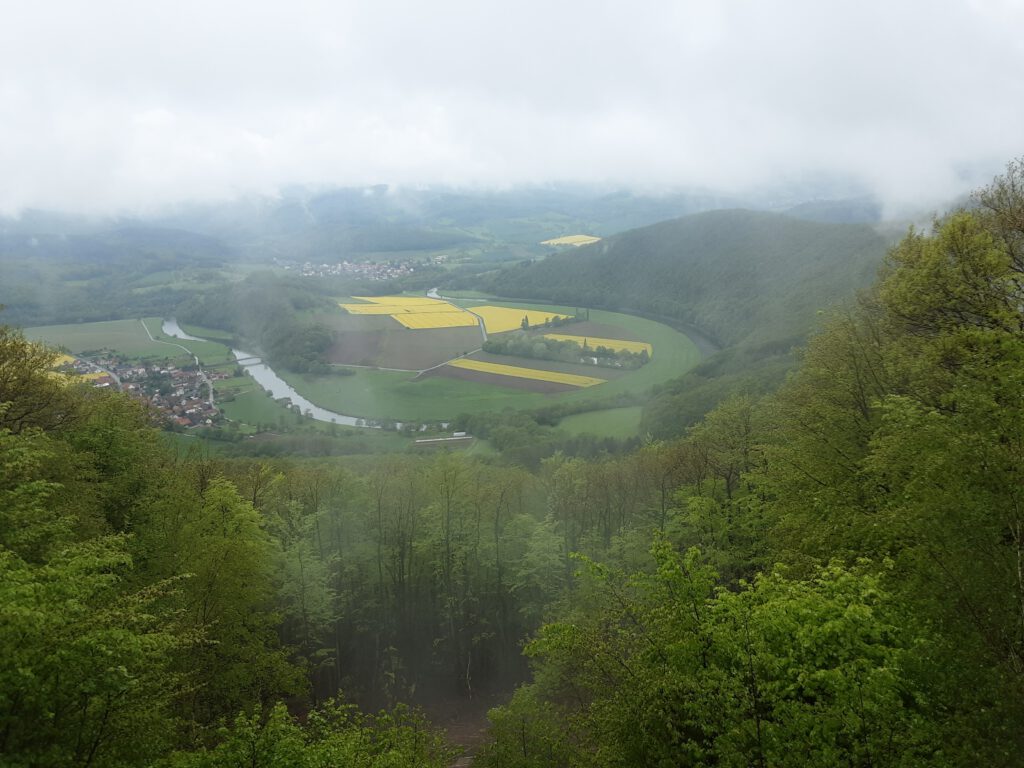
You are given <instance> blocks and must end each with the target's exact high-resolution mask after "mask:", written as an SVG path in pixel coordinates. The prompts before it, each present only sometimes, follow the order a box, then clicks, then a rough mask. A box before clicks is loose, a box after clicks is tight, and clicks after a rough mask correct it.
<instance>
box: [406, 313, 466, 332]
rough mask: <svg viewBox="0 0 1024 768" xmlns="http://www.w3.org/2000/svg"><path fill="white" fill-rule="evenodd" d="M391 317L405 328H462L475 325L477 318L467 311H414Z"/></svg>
mask: <svg viewBox="0 0 1024 768" xmlns="http://www.w3.org/2000/svg"><path fill="white" fill-rule="evenodd" d="M391 317H393V318H394V319H395V320H397V321H398V322H400V323H401V324H402V325H404V326H405V327H406V328H463V327H467V326H475V325H477V319H476V318H475V317H473V316H472V315H471V314H469V313H468V312H414V313H410V314H403V315H392V316H391Z"/></svg>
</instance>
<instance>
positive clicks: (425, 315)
mask: <svg viewBox="0 0 1024 768" xmlns="http://www.w3.org/2000/svg"><path fill="white" fill-rule="evenodd" d="M352 298H354V299H360V300H362V301H367V302H370V303H368V304H339V305H338V306H340V307H341V308H342V309H344V310H345V311H346V312H350V313H351V314H353V315H388V316H389V317H391V319H392V320H395V321H396V322H398V323H401V324H402V325H404V326H405V327H406V328H420V329H422V328H464V327H469V326H473V325H477V324H478V323H477V319H476V318H475V317H474V316H473V315H471V314H469V313H468V312H466V311H465V310H464V309H460V308H459V307H456V306H455V305H454V304H449V303H448V302H447V301H441V300H439V299H428V298H426V297H420V296H353V297H352Z"/></svg>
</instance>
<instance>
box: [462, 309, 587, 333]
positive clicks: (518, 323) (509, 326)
mask: <svg viewBox="0 0 1024 768" xmlns="http://www.w3.org/2000/svg"><path fill="white" fill-rule="evenodd" d="M473 314H474V315H479V316H480V317H482V318H483V320H484V327H485V328H486V329H487V332H488V333H503V332H504V331H514V330H516V329H518V328H522V327H523V317H526V318H527V323H529V325H530V327H534V326H537V325H544V321H545V320H555V319H560V318H565V317H568V315H560V314H558V313H557V312H540V311H537V310H535V309H516V308H515V307H492V306H485V307H474V308H473Z"/></svg>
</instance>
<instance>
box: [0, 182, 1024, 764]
mask: <svg viewBox="0 0 1024 768" xmlns="http://www.w3.org/2000/svg"><path fill="white" fill-rule="evenodd" d="M786 226H789V225H788V224H787V225H786ZM815 226H816V225H815ZM745 236H752V235H750V234H749V232H748V233H747V234H746V235H745ZM857 242H858V243H861V241H860V240H857ZM864 243H867V245H870V247H872V248H874V247H877V244H876V243H873V241H872V242H868V239H867V238H866V236H865V239H864V241H863V243H861V244H860V245H857V247H856V248H853V249H852V250H848V251H845V252H842V253H839V254H837V255H836V258H837V259H840V258H847V259H852V258H853V256H852V255H851V254H859V253H862V252H863V251H862V246H863V247H865V248H866V247H867V245H864ZM764 251H765V253H775V252H776V251H778V246H777V245H773V244H772V243H771V242H765V243H764ZM844 254H845V255H844ZM551 261H552V263H555V264H557V262H556V261H555V259H552V260H551ZM723 268H724V267H723ZM861 268H862V267H861V266H859V265H858V264H857V263H854V262H850V264H849V269H850V270H852V271H853V272H856V271H857V270H859V269H861ZM527 269H528V268H524V270H527ZM853 272H851V274H852V273H853ZM1022 281H1024V166H1022V165H1021V164H1013V165H1011V166H1010V168H1009V170H1008V172H1007V174H1006V175H1005V176H1003V177H1001V178H999V179H996V180H995V181H994V182H993V184H992V185H991V186H989V187H988V188H986V189H984V190H982V191H981V192H979V194H978V195H977V196H976V198H975V200H974V201H973V204H972V206H971V207H969V208H967V209H965V210H959V211H955V212H953V213H950V214H949V215H947V216H946V217H944V218H943V219H941V220H939V221H937V222H936V223H935V226H934V229H933V231H931V232H929V233H922V232H918V231H915V230H912V231H910V232H909V233H908V234H907V235H906V237H905V238H904V239H903V240H902V241H901V242H900V243H899V244H898V245H897V246H896V247H895V248H894V249H893V250H892V251H891V252H890V254H889V257H888V259H887V261H886V264H885V267H884V269H883V271H882V273H881V275H880V277H879V279H878V281H877V282H876V284H875V285H874V287H873V288H871V289H870V290H869V291H867V292H866V293H865V294H864V295H862V296H861V297H860V298H859V299H858V300H857V301H856V302H854V301H853V300H852V299H851V301H850V303H849V304H848V306H847V307H846V309H844V310H841V311H837V312H834V313H833V314H832V315H831V316H830V317H829V318H828V319H827V322H826V323H825V325H824V327H823V328H822V330H821V331H820V332H819V333H818V334H817V335H816V336H815V337H814V338H813V339H812V340H811V341H810V342H809V344H808V345H807V347H806V349H805V350H804V352H803V353H802V356H801V360H800V363H799V367H798V368H797V370H796V371H795V372H794V373H792V374H791V375H790V376H789V377H788V378H787V380H786V381H785V383H784V384H783V386H781V388H779V389H778V391H775V392H772V393H768V394H761V393H760V392H750V393H747V394H739V395H735V396H732V397H729V398H727V399H726V400H725V401H724V402H722V403H721V404H720V405H719V406H718V407H717V408H715V409H714V410H713V411H711V412H710V413H709V414H708V415H707V416H706V417H705V418H704V419H703V420H702V421H701V422H700V423H698V424H696V425H695V426H693V427H691V428H690V429H689V430H687V432H686V434H685V435H684V436H682V437H680V438H677V439H673V440H666V441H657V440H649V441H647V442H646V443H644V444H643V445H641V446H639V447H637V448H636V450H634V451H630V452H626V453H621V454H618V455H603V456H597V457H594V458H592V459H582V458H570V457H567V456H565V455H563V454H557V453H556V454H555V455H554V456H552V457H550V458H547V459H544V460H543V461H541V462H539V466H538V467H537V468H536V469H530V468H527V467H524V466H520V465H519V464H517V463H516V462H515V461H510V460H508V459H509V457H505V460H481V459H475V458H471V457H467V456H464V455H459V454H456V453H444V452H442V453H437V454H430V455H425V456H416V455H396V456H388V457H379V456H375V457H348V458H344V459H331V460H327V459H302V460H299V459H294V460H288V461H285V460H282V461H252V460H244V459H216V458H210V457H208V456H204V455H202V454H186V455H182V454H181V453H179V452H176V451H175V450H174V449H173V448H172V447H171V446H170V445H169V444H167V443H165V442H164V437H162V436H161V434H160V433H159V432H157V431H156V430H155V429H154V428H153V427H152V426H151V424H150V421H149V417H148V415H147V413H146V412H145V411H144V410H143V409H142V408H141V407H139V406H137V405H136V404H133V403H132V402H131V401H129V400H127V399H125V398H122V397H120V396H118V395H116V394H102V393H98V392H97V391H95V390H91V389H86V388H80V387H78V386H75V385H72V384H70V383H68V382H67V381H65V380H64V379H63V378H61V377H58V376H54V375H53V374H52V373H51V372H50V368H51V367H52V364H53V361H54V359H55V353H53V352H51V351H48V350H45V349H42V348H40V347H38V346H35V345H33V344H30V343H28V342H26V341H25V340H24V339H23V338H22V336H21V335H20V334H19V333H18V332H17V331H16V330H14V329H12V328H10V327H4V328H3V329H2V330H0V466H2V469H0V571H2V573H0V649H2V650H3V653H2V654H0V755H2V759H3V761H4V763H5V764H7V765H12V766H42V765H47V766H85V765H87V766H136V765H138V766H142V765H164V766H173V767H180V768H184V767H186V766H189V767H191V766H211V767H212V766H238V765H246V766H277V765H287V766H324V765H353V766H363V765H365V766H446V765H450V764H451V762H452V760H453V759H454V758H453V753H452V751H451V750H450V749H449V748H448V747H447V746H446V745H445V743H444V741H443V739H442V738H441V737H440V736H439V735H438V734H437V733H436V732H435V731H433V730H431V727H430V726H429V725H428V723H427V722H426V720H425V719H424V718H423V717H422V716H421V715H420V714H418V713H417V710H416V709H415V707H417V706H423V707H426V708H427V709H428V711H429V708H430V706H431V705H432V704H433V703H435V702H436V701H438V700H445V699H469V698H473V697H488V696H497V697H503V698H505V699H506V700H507V702H508V703H507V704H505V705H504V706H501V707H498V708H497V709H495V710H493V711H492V712H491V715H490V718H491V723H492V728H491V731H490V737H491V740H490V742H489V743H488V744H487V745H486V747H485V748H484V749H483V751H482V752H481V753H480V754H478V755H477V756H476V758H475V762H476V764H478V765H483V766H503V767H504V768H526V767H527V766H531V767H532V766H573V767H576V766H579V767H580V768H582V767H583V766H650V765H666V766H667V765H693V766H713V765H714V766H748V765H754V766H809V765H814V766H834V765H848V766H863V767H864V768H867V767H868V766H872V767H879V766H916V765H929V766H967V765H993V766H1012V765H1019V764H1020V754H1021V750H1022V748H1024V729H1022V728H1021V726H1020V723H1021V722H1022V721H1024V720H1022V718H1024V711H1022V710H1024V696H1022V694H1024V676H1022V673H1024V581H1022V577H1021V573H1022V572H1024V565H1022V564H1024V512H1022V505H1021V499H1020V498H1019V496H1020V489H1021V487H1022V482H1021V481H1022V478H1024V411H1022V409H1021V392H1022V373H1021V372H1022V371H1024V367H1022V362H1024V336H1022V331H1024V319H1022V315H1021V306H1022V300H1024V296H1022V295H1021V285H1022ZM240 290H242V289H240ZM780 290H781V289H780ZM784 295H785V293H784V291H783V292H780V293H778V296H780V297H783V296H784ZM545 298H548V297H545ZM550 298H555V297H550ZM288 300H289V299H288V297H287V296H284V297H283V298H281V301H288ZM215 309H216V307H215V306H213V305H198V304H197V305H196V308H195V311H196V312H200V311H207V312H213V311H214V310H215ZM730 312H735V313H736V316H739V315H741V314H742V313H741V312H740V310H738V309H736V310H724V309H723V313H724V314H723V315H722V316H723V317H727V316H729V313H730ZM256 320H258V318H254V319H253V322H256ZM496 428H497V427H496ZM524 643H525V655H523V654H521V651H522V650H523V648H524ZM513 688H515V691H514V693H512V689H513ZM405 705H411V706H412V707H413V708H412V709H410V708H408V707H407V706H405ZM366 713H378V714H366Z"/></svg>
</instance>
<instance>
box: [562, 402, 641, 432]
mask: <svg viewBox="0 0 1024 768" xmlns="http://www.w3.org/2000/svg"><path fill="white" fill-rule="evenodd" d="M642 415H643V407H642V406H639V405H631V406H628V407H626V408H608V409H607V410H604V411H588V412H586V413H576V414H573V415H572V416H566V417H565V418H564V419H562V420H561V421H560V422H558V428H559V429H562V430H565V431H566V432H569V433H571V434H574V435H583V434H589V435H597V436H598V437H617V438H627V437H636V436H637V435H638V434H639V433H640V417H641V416H642Z"/></svg>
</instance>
